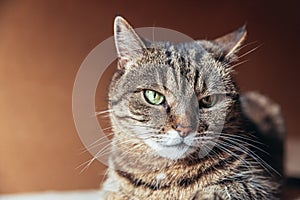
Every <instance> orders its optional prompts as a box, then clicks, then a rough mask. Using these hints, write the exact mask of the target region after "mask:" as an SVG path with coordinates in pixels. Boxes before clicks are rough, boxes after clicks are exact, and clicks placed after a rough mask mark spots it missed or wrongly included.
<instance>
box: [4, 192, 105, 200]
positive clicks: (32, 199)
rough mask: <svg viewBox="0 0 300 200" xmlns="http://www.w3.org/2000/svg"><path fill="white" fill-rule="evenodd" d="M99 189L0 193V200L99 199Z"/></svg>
mask: <svg viewBox="0 0 300 200" xmlns="http://www.w3.org/2000/svg"><path fill="white" fill-rule="evenodd" d="M101 199H102V198H101V197H100V191H71V192H42V193H30V194H17V195H0V200H101Z"/></svg>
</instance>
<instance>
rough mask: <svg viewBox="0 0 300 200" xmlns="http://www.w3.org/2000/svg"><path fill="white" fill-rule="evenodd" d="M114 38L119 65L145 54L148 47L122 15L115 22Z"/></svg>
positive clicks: (122, 65)
mask: <svg viewBox="0 0 300 200" xmlns="http://www.w3.org/2000/svg"><path fill="white" fill-rule="evenodd" d="M114 38H115V45H116V49H117V53H118V58H119V64H120V66H119V67H121V68H122V67H124V66H125V65H126V63H127V62H128V61H130V60H132V59H134V58H138V57H140V56H142V55H143V52H144V51H145V49H146V46H145V44H144V43H143V41H142V39H141V38H140V36H138V34H137V33H136V32H135V31H134V29H133V28H132V27H131V26H130V24H129V23H128V22H127V21H126V20H125V19H124V18H122V17H120V16H117V17H116V18H115V22H114Z"/></svg>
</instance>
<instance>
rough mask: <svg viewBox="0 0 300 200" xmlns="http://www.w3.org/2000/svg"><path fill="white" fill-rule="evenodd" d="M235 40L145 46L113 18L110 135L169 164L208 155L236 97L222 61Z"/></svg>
mask: <svg viewBox="0 0 300 200" xmlns="http://www.w3.org/2000/svg"><path fill="white" fill-rule="evenodd" d="M237 37H238V36H235V37H233V36H232V35H231V38H233V39H235V40H236V41H235V43H234V44H230V45H228V46H225V45H223V46H219V48H218V45H220V44H221V43H220V44H217V43H216V44H213V43H211V42H208V41H195V42H192V43H184V44H177V45H175V44H170V43H162V42H160V43H153V42H151V43H150V42H148V41H145V40H143V39H141V38H140V37H139V36H138V35H137V34H136V33H135V32H134V30H133V29H132V28H131V27H130V26H129V25H128V23H127V22H126V21H125V20H124V19H122V18H120V17H119V18H116V21H115V42H116V47H117V50H118V55H119V71H118V73H117V75H115V77H114V79H113V81H112V84H111V88H110V92H109V101H110V109H111V110H112V112H111V114H110V117H111V121H112V125H113V126H114V127H115V130H117V132H116V133H115V134H118V131H121V132H123V133H127V136H128V137H127V136H126V137H127V138H124V139H125V140H134V141H140V142H141V143H144V144H145V145H147V146H148V147H149V148H151V149H152V150H154V152H156V153H157V154H158V155H159V156H162V157H165V158H169V159H173V160H175V159H180V158H184V157H186V156H188V155H190V154H191V153H193V152H195V151H196V150H199V149H200V150H201V152H202V153H203V154H205V153H208V151H209V150H210V149H211V146H212V145H213V144H214V142H215V140H217V136H218V134H220V132H221V131H222V128H223V125H224V123H225V121H224V120H225V117H226V115H227V113H228V112H229V110H230V109H231V107H232V105H233V104H234V101H235V97H236V95H237V93H238V91H237V89H236V87H235V85H234V84H233V81H232V77H231V75H230V69H229V68H228V67H226V66H225V61H224V60H226V59H227V61H229V58H230V56H232V52H233V51H234V49H233V48H236V47H237V46H238V45H237V43H239V42H241V37H244V33H243V34H242V35H240V36H239V38H238V39H237ZM223 39H224V38H223ZM224 44H225V43H224ZM220 48H222V51H221V50H220ZM220 59H222V61H221V60H220ZM226 63H227V62H226ZM123 135H124V134H123Z"/></svg>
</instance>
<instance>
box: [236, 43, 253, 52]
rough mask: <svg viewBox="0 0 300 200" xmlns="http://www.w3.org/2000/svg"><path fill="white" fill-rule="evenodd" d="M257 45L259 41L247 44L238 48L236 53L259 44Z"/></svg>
mask: <svg viewBox="0 0 300 200" xmlns="http://www.w3.org/2000/svg"><path fill="white" fill-rule="evenodd" d="M257 43H258V41H253V42H249V43H246V44H244V45H242V46H240V47H239V48H237V49H236V51H237V52H238V51H240V50H242V49H244V48H245V47H248V46H250V45H252V44H257Z"/></svg>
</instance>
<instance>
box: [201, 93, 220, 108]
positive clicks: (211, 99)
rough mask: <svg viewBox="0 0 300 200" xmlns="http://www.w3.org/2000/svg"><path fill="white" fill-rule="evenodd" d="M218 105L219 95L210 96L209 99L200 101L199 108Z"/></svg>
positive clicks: (205, 98)
mask: <svg viewBox="0 0 300 200" xmlns="http://www.w3.org/2000/svg"><path fill="white" fill-rule="evenodd" d="M216 103H217V95H210V96H207V97H204V98H202V99H201V100H200V102H199V106H200V108H201V107H202V108H210V107H212V106H214V105H215V104H216Z"/></svg>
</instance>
